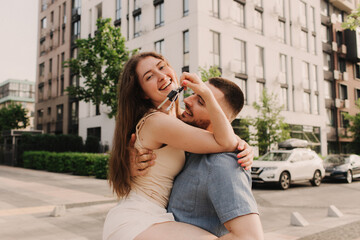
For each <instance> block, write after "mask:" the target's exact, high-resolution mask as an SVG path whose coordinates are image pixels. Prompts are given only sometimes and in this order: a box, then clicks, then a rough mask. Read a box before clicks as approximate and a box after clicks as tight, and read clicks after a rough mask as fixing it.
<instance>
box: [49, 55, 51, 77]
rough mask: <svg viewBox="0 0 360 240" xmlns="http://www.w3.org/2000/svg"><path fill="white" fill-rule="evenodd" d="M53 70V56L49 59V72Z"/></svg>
mask: <svg viewBox="0 0 360 240" xmlns="http://www.w3.org/2000/svg"><path fill="white" fill-rule="evenodd" d="M51 72H52V58H50V60H49V73H51Z"/></svg>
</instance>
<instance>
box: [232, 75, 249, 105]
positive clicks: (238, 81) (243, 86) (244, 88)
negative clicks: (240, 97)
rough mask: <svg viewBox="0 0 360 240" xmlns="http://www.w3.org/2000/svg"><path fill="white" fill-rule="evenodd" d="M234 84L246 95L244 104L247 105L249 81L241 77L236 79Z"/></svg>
mask: <svg viewBox="0 0 360 240" xmlns="http://www.w3.org/2000/svg"><path fill="white" fill-rule="evenodd" d="M234 82H235V83H236V84H237V85H238V86H239V87H240V89H241V91H242V92H243V94H244V104H247V81H246V79H244V78H241V77H235V80H234Z"/></svg>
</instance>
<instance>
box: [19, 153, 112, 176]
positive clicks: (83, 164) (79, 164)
mask: <svg viewBox="0 0 360 240" xmlns="http://www.w3.org/2000/svg"><path fill="white" fill-rule="evenodd" d="M108 158H109V156H108V155H106V154H93V153H73V152H64V153H56V152H45V151H27V152H24V154H23V159H24V167H25V168H31V169H37V170H47V171H51V172H59V173H73V174H75V175H81V176H96V177H97V178H101V179H106V177H107V171H108V170H107V163H108Z"/></svg>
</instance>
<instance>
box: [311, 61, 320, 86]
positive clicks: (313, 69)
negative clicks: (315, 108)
mask: <svg viewBox="0 0 360 240" xmlns="http://www.w3.org/2000/svg"><path fill="white" fill-rule="evenodd" d="M311 76H312V78H311V81H312V83H313V84H312V89H313V90H314V91H319V86H318V85H319V82H318V79H317V66H316V65H311Z"/></svg>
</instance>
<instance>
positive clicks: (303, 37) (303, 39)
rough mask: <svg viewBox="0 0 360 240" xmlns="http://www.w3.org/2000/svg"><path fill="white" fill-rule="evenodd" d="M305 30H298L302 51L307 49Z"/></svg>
mask: <svg viewBox="0 0 360 240" xmlns="http://www.w3.org/2000/svg"><path fill="white" fill-rule="evenodd" d="M307 35H308V34H307V32H305V31H302V30H301V32H300V49H301V50H304V51H308V37H307Z"/></svg>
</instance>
